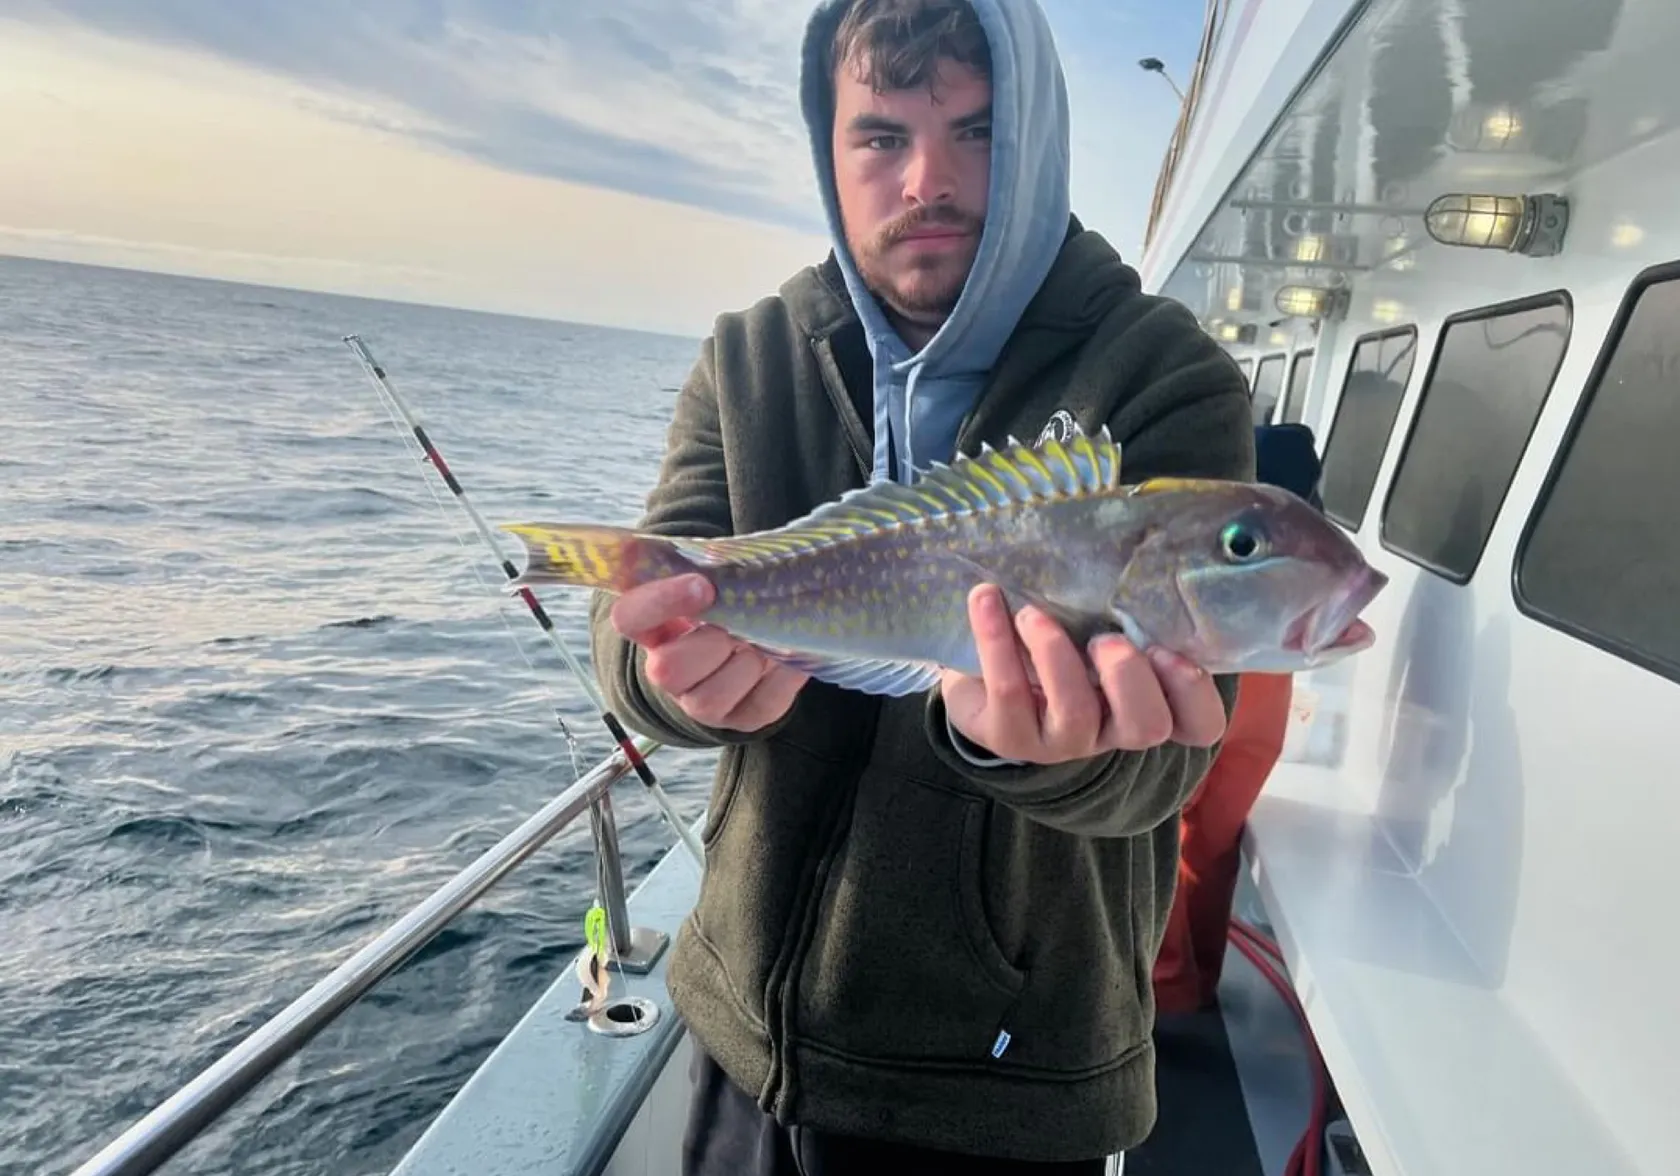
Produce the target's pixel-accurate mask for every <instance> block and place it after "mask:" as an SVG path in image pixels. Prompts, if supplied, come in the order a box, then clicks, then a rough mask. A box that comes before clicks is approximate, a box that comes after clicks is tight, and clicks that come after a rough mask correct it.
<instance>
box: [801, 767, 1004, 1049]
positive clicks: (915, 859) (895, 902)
mask: <svg viewBox="0 0 1680 1176" xmlns="http://www.w3.org/2000/svg"><path fill="white" fill-rule="evenodd" d="M985 815H986V810H985V802H984V801H982V800H980V799H978V798H973V797H967V796H963V795H959V794H957V793H955V792H950V791H946V790H944V789H940V788H936V787H930V786H929V785H926V784H923V783H920V782H918V781H916V780H912V779H907V778H905V777H903V776H897V775H891V774H886V773H878V772H877V773H871V774H869V775H866V776H865V777H864V778H863V780H862V781H860V783H859V786H858V792H857V796H856V801H855V804H854V807H853V809H852V811H851V814H850V821H849V827H848V828H847V830H846V831H845V833H844V835H843V836H841V837H840V838H838V839H837V848H836V849H835V851H834V856H833V858H832V859H831V861H830V863H829V866H828V870H827V873H826V875H825V876H824V877H823V878H822V879H821V890H820V892H819V898H818V901H817V903H816V904H815V908H814V909H813V910H812V911H811V913H810V915H809V916H808V918H809V921H810V930H809V935H810V942H809V948H808V951H807V952H806V954H805V958H804V960H803V962H802V965H801V968H800V972H799V974H798V978H797V986H798V999H797V1013H796V1023H797V1026H798V1028H797V1032H798V1033H799V1034H800V1035H801V1036H804V1037H806V1038H809V1039H811V1040H813V1041H814V1042H817V1043H820V1044H821V1045H823V1046H826V1047H827V1048H828V1049H830V1050H832V1051H834V1052H837V1053H841V1054H851V1055H859V1056H868V1057H873V1058H878V1059H901V1060H905V1061H915V1062H919V1063H926V1062H930V1061H944V1062H989V1061H990V1058H991V1050H992V1047H993V1044H994V1042H995V1041H996V1039H997V1035H998V1032H999V1030H1000V1028H1002V1026H1003V1022H1004V1020H1005V1018H1006V1014H1007V1013H1008V1012H1009V1010H1010V1008H1011V1007H1012V1006H1013V1005H1014V1004H1015V1002H1016V1001H1017V1000H1018V999H1019V997H1020V995H1021V992H1022V989H1023V987H1024V985H1025V976H1024V974H1023V973H1022V972H1021V971H1020V970H1019V969H1018V968H1017V967H1016V966H1015V964H1014V963H1013V962H1012V961H1011V960H1010V959H1009V957H1008V954H1007V953H1006V952H1005V950H1004V949H1003V948H1002V947H1001V946H1000V944H999V943H998V942H997V940H996V938H995V937H994V935H993V934H992V931H991V929H990V927H989V926H988V924H987V921H986V918H985V911H984V904H983V899H982V894H983V890H982V885H983V883H982V879H981V870H982V869H983V860H982V857H983V849H984V845H983V831H984V828H985Z"/></svg>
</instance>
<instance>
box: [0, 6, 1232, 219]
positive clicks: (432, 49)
mask: <svg viewBox="0 0 1680 1176" xmlns="http://www.w3.org/2000/svg"><path fill="white" fill-rule="evenodd" d="M1144 5H1145V0H1045V7H1046V11H1047V12H1048V14H1049V16H1050V19H1051V22H1052V25H1053V27H1054V29H1055V31H1056V34H1057V38H1058V42H1059V44H1060V45H1061V46H1062V49H1063V52H1064V55H1065V59H1066V63H1067V69H1068V74H1069V79H1070V87H1071V89H1072V90H1073V107H1074V134H1075V169H1076V176H1075V179H1076V187H1075V195H1076V207H1078V208H1079V209H1080V211H1081V214H1082V216H1084V217H1085V218H1086V219H1087V221H1088V222H1095V223H1097V224H1098V225H1099V226H1101V225H1112V226H1113V229H1114V235H1116V236H1117V237H1118V238H1119V239H1118V240H1117V244H1121V245H1122V247H1123V248H1125V247H1127V246H1129V245H1131V244H1132V243H1133V242H1134V241H1135V240H1136V239H1138V238H1139V237H1141V233H1142V218H1143V215H1144V213H1145V211H1146V209H1147V205H1148V196H1149V190H1150V188H1151V186H1152V185H1153V182H1154V176H1155V171H1156V168H1157V167H1158V165H1159V161H1160V153H1161V151H1162V149H1163V148H1164V147H1165V144H1166V138H1167V134H1168V133H1169V131H1170V128H1171V123H1172V119H1173V118H1174V117H1175V115H1176V104H1175V100H1174V99H1173V97H1172V95H1171V93H1170V91H1169V90H1168V89H1167V87H1166V86H1165V85H1164V84H1163V83H1162V82H1161V80H1160V79H1159V78H1155V77H1151V76H1149V75H1146V74H1143V73H1142V72H1141V71H1140V70H1138V69H1137V67H1136V64H1135V62H1136V59H1137V58H1139V57H1142V56H1144V55H1146V54H1154V55H1157V56H1160V57H1162V58H1163V59H1165V60H1166V61H1167V62H1168V64H1169V68H1170V69H1174V70H1175V71H1176V74H1177V76H1178V77H1179V79H1180V80H1181V81H1182V79H1183V78H1184V76H1185V75H1186V74H1187V73H1188V64H1189V61H1188V59H1189V56H1190V54H1191V53H1192V52H1193V50H1194V43H1195V38H1196V34H1197V32H1198V30H1199V24H1200V14H1199V13H1198V12H1191V11H1190V10H1189V8H1188V7H1187V6H1173V5H1162V6H1159V8H1160V9H1162V10H1164V11H1162V12H1156V11H1149V10H1147V9H1146V8H1145V7H1144ZM809 7H810V5H809V4H808V3H807V2H805V0H611V3H607V4H603V3H596V2H588V3H585V2H581V0H578V2H561V3H552V4H529V3H516V2H514V0H358V2H357V3H354V4H346V3H342V0H239V2H238V3H228V2H227V0H150V2H148V3H144V4H138V3H134V0H50V2H49V0H0V16H5V15H8V14H10V15H13V16H21V17H26V18H28V19H30V20H32V21H35V22H53V23H57V24H60V25H62V24H64V23H66V22H68V23H72V24H77V25H81V26H83V27H86V28H90V29H96V30H99V31H102V32H106V33H111V34H115V35H118V36H122V37H128V38H139V39H144V40H147V41H150V42H153V43H156V44H160V45H167V46H175V47H181V48H188V49H193V50H198V51H202V52H206V53H209V54H212V55H214V56H216V57H218V58H221V59H224V60H227V61H232V62H237V63H242V64H245V65H249V66H254V67H257V68H259V69H261V70H264V71H268V72H271V73H276V74H281V75H286V76H290V77H293V78H296V79H299V80H301V81H304V82H306V83H308V85H309V87H310V94H309V96H308V97H307V98H300V99H299V101H300V102H301V103H303V104H305V105H307V106H312V107H313V109H315V110H316V111H317V112H319V113H324V114H327V115H329V116H331V117H334V118H337V119H341V120H345V121H350V122H353V123H357V124H358V125H363V126H368V127H373V128H377V129H381V130H384V131H387V132H390V133H395V134H403V135H407V136H409V137H411V138H412V139H414V140H415V141H417V142H424V143H428V144H431V145H435V146H439V147H442V148H446V149H448V150H450V151H453V152H457V153H460V154H462V155H464V156H467V157H469V158H472V159H476V160H478V161H481V162H483V163H485V164H487V165H489V166H492V167H495V168H498V169H502V170H506V171H510V172H516V173H520V174H525V175H531V176H538V177H547V178H555V179H561V180H566V181H570V182H575V183H584V184H591V185H597V186H601V187H604V188H608V189H611V190H615V191H621V192H632V193H636V194H639V195H646V196H652V197H655V198H658V199H662V200H671V201H676V202H678V203H681V204H685V205H688V206H691V207H695V208H699V209H704V210H708V211H712V212H721V213H725V214H728V215H731V216H744V217H748V218H751V219H755V220H759V221H763V222H766V223H769V224H773V225H776V226H778V227H782V228H786V229H791V230H793V231H796V232H802V233H819V234H820V233H822V232H823V231H824V226H823V221H822V218H821V212H820V207H819V205H818V202H817V200H816V193H815V186H814V183H813V179H812V176H811V169H810V162H809V153H808V148H807V145H806V139H805V134H804V129H803V126H802V124H801V122H800V118H799V113H798V105H797V93H796V87H797V81H798V62H797V54H798V49H799V43H800V37H801V34H802V31H803V27H804V23H805V19H806V16H807V14H808V12H809ZM1180 7H1183V8H1184V11H1183V12H1179V11H1177V9H1178V8H1180ZM1146 12H1147V16H1145V15H1144V14H1145V13H1146ZM1146 32H1147V33H1148V34H1149V35H1150V37H1151V39H1150V40H1149V41H1148V42H1145V41H1144V40H1143V39H1142V38H1143V36H1144V34H1145V33H1146ZM1118 112H1124V113H1123V115H1121V114H1119V113H1118Z"/></svg>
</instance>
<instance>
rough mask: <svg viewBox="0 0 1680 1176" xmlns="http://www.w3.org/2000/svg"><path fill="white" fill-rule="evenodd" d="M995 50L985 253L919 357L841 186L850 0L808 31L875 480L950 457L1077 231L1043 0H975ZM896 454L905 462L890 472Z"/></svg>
mask: <svg viewBox="0 0 1680 1176" xmlns="http://www.w3.org/2000/svg"><path fill="white" fill-rule="evenodd" d="M970 3H971V4H972V6H973V8H974V11H975V14H976V15H977V16H978V17H979V19H980V25H981V28H982V29H984V30H985V33H986V39H987V40H988V42H989V43H990V45H991V57H992V70H991V72H992V76H991V82H992V107H993V109H992V120H993V121H992V167H991V187H990V191H989V193H988V196H987V208H986V223H985V229H984V231H983V232H982V233H981V237H980V248H979V250H978V252H977V254H976V256H975V259H974V267H973V269H972V270H971V271H970V273H969V276H968V282H967V284H966V285H965V286H964V287H963V291H962V295H961V297H959V298H958V300H957V304H956V306H955V308H954V309H953V310H952V312H951V315H950V317H949V318H948V319H947V320H946V321H945V323H944V325H943V326H941V327H940V329H939V332H938V333H937V334H936V335H934V337H933V338H932V339H930V340H929V341H928V343H927V346H925V347H924V348H922V350H921V351H920V352H916V353H912V352H911V351H910V349H909V347H908V346H907V345H906V344H905V343H904V341H903V340H902V339H900V338H899V336H898V333H897V332H896V331H895V330H893V328H892V326H891V325H890V324H889V323H888V321H887V319H886V316H885V315H884V314H883V313H882V310H881V306H880V304H879V303H878V302H877V301H876V300H875V297H874V295H873V294H871V293H870V292H869V289H868V288H867V287H866V286H865V285H864V284H863V281H862V279H861V278H859V276H858V273H857V268H856V266H855V265H854V264H853V262H852V256H851V251H850V250H849V249H848V248H847V247H846V235H845V231H844V229H843V228H842V225H841V221H840V210H839V206H838V204H837V202H836V196H835V190H834V160H833V153H832V149H831V148H832V134H833V109H834V106H833V86H832V82H831V80H830V77H829V70H828V52H829V47H830V45H831V43H832V40H833V34H834V31H835V29H836V28H837V27H838V25H839V22H840V19H841V17H842V15H843V14H844V10H845V8H846V7H847V0H821V2H820V3H819V4H818V5H817V8H816V10H815V12H813V14H812V16H811V19H810V21H809V23H808V24H807V26H806V32H805V43H804V53H803V56H802V65H801V78H800V106H801V109H802V111H803V113H804V116H805V125H806V129H807V130H808V132H809V133H810V136H811V154H812V158H813V161H814V162H815V164H816V172H817V186H818V188H819V189H820V191H821V192H822V199H823V208H824V209H825V211H826V212H827V215H828V226H829V233H830V234H831V236H832V237H833V241H834V252H835V256H836V258H837V260H838V261H839V263H840V270H841V272H842V273H843V274H844V275H845V278H846V289H847V290H848V291H849V292H850V293H851V297H852V304H853V305H854V306H855V307H856V308H857V312H858V315H859V316H860V317H861V318H862V320H863V327H864V334H865V336H866V337H867V339H868V341H869V351H870V354H871V355H872V356H873V357H874V361H875V398H874V403H875V468H874V473H873V479H874V480H876V481H880V480H883V479H887V478H894V479H896V480H898V481H901V482H909V481H910V480H911V479H912V474H913V471H918V470H925V469H926V468H927V467H928V465H929V463H930V462H933V461H949V460H950V459H951V457H952V456H953V452H954V450H955V448H956V437H957V429H958V427H959V426H960V425H961V423H962V420H963V417H964V415H965V414H966V413H967V412H968V410H969V408H970V407H971V406H972V405H973V403H974V401H975V398H976V397H977V396H978V395H979V393H980V389H981V386H982V385H983V384H984V382H985V379H986V376H987V373H988V372H989V370H990V369H991V366H992V364H993V363H994V362H996V360H997V357H998V353H999V352H1001V351H1002V350H1003V345H1004V343H1005V342H1006V341H1007V340H1008V338H1009V335H1010V333H1011V332H1012V331H1014V329H1015V324H1016V323H1017V321H1019V319H1020V317H1021V312H1022V311H1023V310H1024V309H1026V306H1027V303H1028V302H1030V301H1031V300H1032V298H1033V296H1034V295H1035V294H1036V293H1037V292H1038V287H1039V284H1040V283H1041V282H1043V280H1044V277H1045V275H1046V274H1048V273H1049V272H1050V267H1051V265H1052V264H1053V263H1054V262H1055V260H1056V254H1057V252H1058V251H1059V250H1060V249H1061V246H1062V242H1063V240H1064V239H1065V238H1066V236H1067V232H1068V217H1069V211H1070V210H1069V198H1068V99H1067V86H1066V82H1065V80H1064V78H1063V76H1062V68H1061V62H1060V60H1059V58H1058V55H1057V53H1056V46H1055V42H1054V40H1053V39H1052V37H1051V34H1050V24H1049V22H1048V21H1047V20H1046V19H1045V16H1044V13H1043V11H1042V10H1041V9H1040V8H1039V6H1038V4H1037V3H1036V0H970ZM889 452H896V456H897V468H896V469H890V470H889V469H888V464H889V458H888V455H889Z"/></svg>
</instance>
